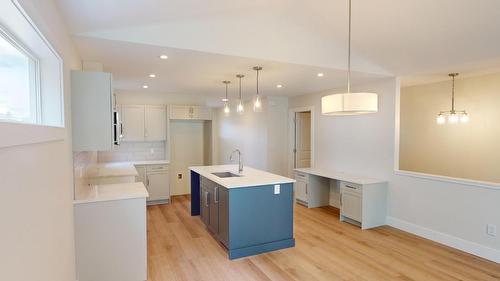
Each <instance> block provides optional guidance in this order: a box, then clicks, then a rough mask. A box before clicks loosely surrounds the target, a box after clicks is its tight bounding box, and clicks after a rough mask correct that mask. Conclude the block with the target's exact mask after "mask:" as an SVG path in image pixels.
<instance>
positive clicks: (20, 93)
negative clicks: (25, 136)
mask: <svg viewBox="0 0 500 281" xmlns="http://www.w3.org/2000/svg"><path fill="white" fill-rule="evenodd" d="M36 93H37V88H36V61H35V60H34V59H33V58H31V57H30V56H29V55H28V54H27V53H26V52H24V51H23V50H22V49H21V48H20V47H19V46H17V45H15V43H13V42H11V41H10V40H8V39H7V36H6V35H5V34H2V33H1V32H0V120H4V121H16V122H23V123H36V122H37V94H36Z"/></svg>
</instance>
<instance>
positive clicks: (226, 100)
mask: <svg viewBox="0 0 500 281" xmlns="http://www.w3.org/2000/svg"><path fill="white" fill-rule="evenodd" d="M222 83H224V84H225V85H226V98H224V99H222V101H223V102H224V115H225V116H229V114H230V113H231V108H230V107H229V98H228V96H227V86H228V85H229V84H230V83H231V81H222Z"/></svg>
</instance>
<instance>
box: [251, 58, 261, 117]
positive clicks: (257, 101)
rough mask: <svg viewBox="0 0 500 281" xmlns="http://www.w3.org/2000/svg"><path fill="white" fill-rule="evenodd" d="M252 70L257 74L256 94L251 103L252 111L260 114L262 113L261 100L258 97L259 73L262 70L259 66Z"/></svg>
mask: <svg viewBox="0 0 500 281" xmlns="http://www.w3.org/2000/svg"><path fill="white" fill-rule="evenodd" d="M253 70H255V71H256V72H257V94H256V95H255V99H254V102H253V111H255V112H261V111H262V100H261V99H260V95H259V71H261V70H262V67H261V66H254V67H253Z"/></svg>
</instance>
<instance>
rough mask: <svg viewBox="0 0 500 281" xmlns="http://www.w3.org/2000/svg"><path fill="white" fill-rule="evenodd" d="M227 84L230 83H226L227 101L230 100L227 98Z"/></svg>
mask: <svg viewBox="0 0 500 281" xmlns="http://www.w3.org/2000/svg"><path fill="white" fill-rule="evenodd" d="M227 84H228V83H226V100H228V98H227ZM226 102H227V101H226Z"/></svg>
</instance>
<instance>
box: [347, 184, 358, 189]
mask: <svg viewBox="0 0 500 281" xmlns="http://www.w3.org/2000/svg"><path fill="white" fill-rule="evenodd" d="M345 187H348V188H351V189H357V188H356V187H354V186H351V185H348V184H346V185H345Z"/></svg>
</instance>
